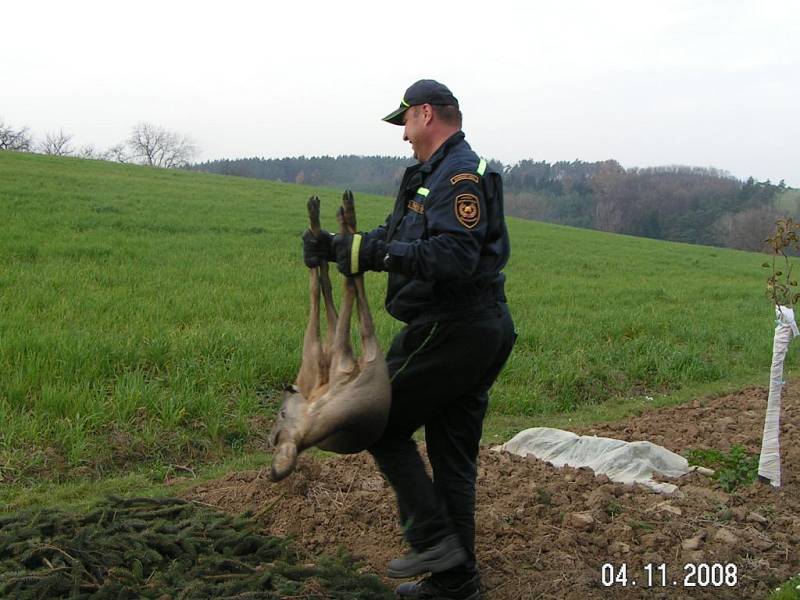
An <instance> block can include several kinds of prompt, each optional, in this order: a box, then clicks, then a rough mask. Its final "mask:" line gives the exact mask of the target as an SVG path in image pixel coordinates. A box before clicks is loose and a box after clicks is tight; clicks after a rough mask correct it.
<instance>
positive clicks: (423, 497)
mask: <svg viewBox="0 0 800 600" xmlns="http://www.w3.org/2000/svg"><path fill="white" fill-rule="evenodd" d="M383 120H384V121H387V122H389V123H392V124H394V125H402V126H404V134H403V139H404V140H405V141H408V142H409V143H410V144H411V147H412V149H413V152H414V157H415V158H416V159H417V160H418V161H419V163H418V164H416V165H413V166H411V167H409V168H408V169H407V170H406V172H405V175H404V177H403V181H402V183H401V185H400V191H399V192H398V195H397V200H396V203H395V206H394V211H393V212H392V214H391V215H389V217H388V218H387V220H386V222H385V224H384V225H382V226H381V227H378V228H377V229H375V230H373V231H371V232H369V233H363V234H356V235H343V234H340V235H336V236H334V237H333V238H332V240H330V239H329V237H328V236H325V237H324V238H323V239H322V241H320V240H317V239H315V238H314V237H313V236H311V235H310V233H307V234H306V235H304V245H303V249H304V258H305V260H306V264H307V265H308V266H316V265H317V264H319V260H321V259H331V258H333V257H335V258H336V261H337V263H338V267H339V270H340V271H341V272H342V273H344V274H345V275H351V274H353V273H357V272H363V271H388V272H389V284H388V290H387V295H386V309H387V310H388V311H389V313H390V314H391V315H392V316H394V317H396V318H397V319H400V320H401V321H404V322H405V323H406V324H407V325H406V327H405V328H404V329H403V330H402V331H401V332H400V333H399V334H398V335H397V337H396V338H395V339H394V341H393V343H392V346H391V348H390V349H389V352H388V353H387V356H386V362H387V364H388V367H389V374H390V377H391V382H392V405H391V410H390V414H389V421H388V425H387V426H386V430H385V431H384V433H383V436H382V437H381V439H380V440H379V441H378V442H377V443H376V444H375V445H374V446H373V447H372V448H370V449H369V452H370V453H371V454H372V455H373V456H374V458H375V461H376V462H377V464H378V466H379V468H380V469H381V471H382V472H383V473H384V475H385V476H386V477H387V479H388V480H389V482H390V483H391V485H392V487H393V488H394V490H395V493H396V496H397V503H398V508H399V512H400V518H401V522H402V525H403V531H404V534H405V537H406V540H407V541H408V543H409V545H410V546H411V548H412V551H411V553H410V554H408V555H407V556H405V557H404V558H399V559H395V560H392V561H391V562H390V563H389V569H388V573H389V575H390V576H391V577H397V578H404V577H414V576H416V575H421V574H423V573H431V574H432V575H431V576H430V577H428V578H426V579H423V580H421V581H419V582H417V583H404V584H402V585H400V586H399V587H398V588H397V594H398V596H400V597H402V598H428V599H433V598H437V599H443V600H447V599H454V600H463V599H469V600H477V599H478V598H480V597H481V592H480V580H479V577H478V573H477V568H476V562H475V479H476V474H477V468H476V461H477V456H478V444H479V442H480V438H481V430H482V424H483V418H484V416H485V414H486V408H487V405H488V391H489V388H490V387H491V386H492V384H493V383H494V380H495V379H496V378H497V375H498V374H499V373H500V370H501V369H502V367H503V364H504V363H505V361H506V359H507V358H508V355H509V354H510V352H511V348H512V346H513V344H514V340H515V338H516V335H515V333H514V324H513V322H512V320H511V316H510V314H509V312H508V308H507V306H506V303H505V294H504V281H505V276H504V275H503V274H502V272H501V270H502V268H503V267H504V266H505V264H506V261H507V260H508V255H509V240H508V232H507V230H506V225H505V220H504V215H503V191H502V181H501V178H500V175H499V174H498V173H496V172H495V171H493V170H492V169H490V168H489V167H488V166H487V164H486V161H484V160H482V159H480V158H479V157H478V156H477V155H476V154H475V153H474V152H473V151H472V149H471V148H470V146H469V144H467V142H466V141H465V140H464V134H463V132H462V131H461V112H460V110H459V106H458V101H457V100H456V98H455V97H454V96H453V94H452V93H451V92H450V90H449V89H448V88H447V87H446V86H444V85H442V84H441V83H439V82H436V81H433V80H430V79H423V80H421V81H418V82H416V83H415V84H413V85H412V86H411V87H410V88H408V90H406V93H405V96H404V98H403V101H402V103H401V105H400V107H399V108H398V109H397V110H395V111H394V112H392V113H391V114H389V115H388V116H386V117H384V119H383ZM423 425H424V426H425V440H426V444H427V451H428V458H429V459H430V463H431V466H432V469H433V480H431V478H430V477H429V476H428V475H427V473H426V471H425V467H424V465H423V462H422V459H421V458H420V455H419V452H418V450H417V445H416V442H415V441H414V440H413V438H412V435H413V433H414V432H415V431H416V430H417V429H419V428H420V427H421V426H423Z"/></svg>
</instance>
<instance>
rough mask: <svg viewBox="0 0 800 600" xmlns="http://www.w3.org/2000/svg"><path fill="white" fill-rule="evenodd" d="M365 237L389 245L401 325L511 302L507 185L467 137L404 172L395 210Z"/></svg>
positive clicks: (393, 307) (391, 292)
mask: <svg viewBox="0 0 800 600" xmlns="http://www.w3.org/2000/svg"><path fill="white" fill-rule="evenodd" d="M364 237H365V238H367V239H368V240H375V241H378V240H380V241H381V242H384V243H385V251H386V264H385V267H386V268H387V270H388V271H390V273H389V284H388V289H387V293H386V310H387V311H388V312H389V313H390V314H391V315H392V316H394V317H395V318H397V319H399V320H401V321H405V322H406V323H412V322H413V323H419V322H424V321H431V320H447V319H455V318H461V317H465V316H469V315H471V314H474V313H479V312H482V311H485V310H487V309H488V307H489V306H492V305H494V304H495V303H496V302H498V301H501V302H505V294H504V281H505V276H504V275H503V274H502V272H501V270H502V269H503V267H504V266H505V264H506V262H507V261H508V255H509V250H510V246H509V240H508V231H507V229H506V224H505V217H504V213H503V185H502V179H501V177H500V174H499V173H497V172H496V171H493V170H492V169H490V168H488V166H487V164H486V162H485V161H483V160H481V159H480V158H479V157H478V155H477V154H475V152H473V151H472V148H470V146H469V144H468V143H467V142H466V141H465V139H464V133H463V132H461V131H459V132H458V133H455V134H453V135H452V136H451V137H450V138H448V139H447V141H445V142H444V144H442V145H441V146H440V147H439V149H438V150H436V152H435V153H434V154H433V156H431V158H430V159H429V160H428V161H427V162H425V163H418V164H416V165H413V166H411V167H409V168H408V169H406V172H405V174H404V176H403V181H402V183H401V184H400V191H399V192H398V195H397V200H396V202H395V206H394V211H393V212H392V214H391V215H389V217H388V218H387V219H386V223H385V224H384V225H382V226H381V227H378V228H377V229H375V230H373V231H371V232H369V233H367V234H365V236H364ZM380 246H381V247H383V246H384V244H380Z"/></svg>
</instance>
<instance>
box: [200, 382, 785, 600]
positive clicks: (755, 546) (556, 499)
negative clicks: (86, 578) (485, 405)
mask: <svg viewBox="0 0 800 600" xmlns="http://www.w3.org/2000/svg"><path fill="white" fill-rule="evenodd" d="M766 395H767V394H766V390H764V389H748V390H744V391H742V392H740V393H738V394H735V395H729V396H724V397H719V398H713V399H707V400H698V401H694V402H692V403H690V404H687V405H684V406H681V407H675V408H665V409H660V410H653V411H649V412H647V413H645V414H643V415H641V416H638V417H631V418H629V419H627V420H626V421H624V422H621V423H615V424H609V425H601V426H597V427H593V428H586V429H583V430H580V431H578V433H583V434H597V435H602V436H607V437H616V438H620V439H625V440H629V441H633V440H649V441H652V442H654V443H657V444H662V445H664V446H666V447H667V448H669V449H670V450H673V451H675V452H682V451H684V450H686V449H690V448H692V449H697V448H716V449H719V450H724V451H727V450H728V449H729V448H730V446H731V445H733V444H741V445H744V446H745V447H746V448H747V449H748V450H749V451H751V452H757V451H758V449H759V446H760V439H761V430H762V427H763V417H764V408H765V406H766ZM798 433H800V385H798V384H795V385H792V386H787V387H786V388H785V389H784V412H783V419H782V433H781V442H782V444H783V448H782V453H783V468H784V471H783V478H784V482H783V483H784V485H783V487H782V488H781V489H780V490H777V491H776V490H774V489H772V488H771V486H767V485H763V484H756V485H753V486H750V487H748V488H745V489H741V490H739V491H737V492H736V493H733V494H727V493H725V492H724V491H722V490H721V488H720V487H719V485H718V484H717V483H716V482H714V481H713V480H711V479H709V478H707V477H704V476H702V475H699V474H691V475H688V476H686V477H684V478H681V479H679V480H677V481H676V483H678V485H679V487H680V489H681V491H682V492H683V497H681V498H677V497H672V498H666V497H663V496H659V495H656V494H653V493H650V492H649V490H647V489H646V488H644V487H641V486H624V485H622V484H615V483H611V482H609V481H608V480H607V478H605V477H604V476H599V477H595V476H594V474H593V473H592V472H591V471H589V470H576V469H560V470H559V469H555V468H553V467H551V466H550V465H548V464H546V463H543V462H541V461H539V460H533V459H525V458H519V457H514V456H510V455H507V454H501V453H497V452H492V451H490V450H489V448H488V447H486V448H483V449H482V451H481V457H480V472H479V480H478V523H477V527H478V532H477V539H478V547H477V552H478V559H479V561H480V565H481V569H482V574H483V579H484V583H485V584H486V586H487V588H488V593H487V598H489V599H490V600H515V599H531V598H543V599H544V598H559V599H560V598H645V597H646V598H670V599H672V598H712V597H713V598H748V599H750V598H763V597H765V596H766V595H767V594H768V592H769V591H770V590H771V589H773V588H774V587H776V585H778V584H779V583H780V582H782V581H785V580H786V579H788V578H789V577H790V576H793V575H796V574H797V573H799V572H800V450H798V444H797V442H798ZM189 497H191V498H193V499H196V500H201V501H203V502H206V503H209V504H212V505H214V506H218V507H220V508H223V509H225V510H227V511H231V512H241V511H245V510H251V511H252V512H253V513H254V514H255V515H256V518H257V519H259V520H260V522H262V523H263V525H264V528H265V530H266V531H267V532H269V533H270V534H275V535H291V536H294V537H295V538H296V540H297V546H298V547H300V548H304V549H305V551H307V552H308V553H309V554H310V555H313V554H318V553H329V552H332V551H334V550H335V549H336V548H337V547H338V546H341V547H343V548H345V549H347V550H348V551H349V552H351V553H353V554H354V555H355V556H357V557H359V558H360V559H361V560H363V562H364V567H363V570H364V571H371V572H375V573H379V574H380V573H383V571H384V569H385V566H386V563H387V561H388V560H389V559H390V558H392V557H394V556H396V555H398V554H401V553H403V552H404V551H405V548H404V545H403V543H402V539H401V537H400V533H399V528H398V526H397V521H396V519H397V517H396V512H395V507H394V496H393V493H392V491H391V489H390V488H389V487H388V486H387V485H386V484H385V483H384V481H383V479H382V477H381V476H380V474H379V472H378V471H377V469H376V467H375V466H374V464H373V463H372V461H371V459H370V458H369V457H368V456H367V455H364V454H362V455H356V456H342V457H335V458H332V459H330V460H325V461H320V460H314V459H311V458H309V457H303V459H302V461H301V465H300V467H299V469H298V471H297V472H296V473H295V474H294V475H292V476H291V477H289V478H288V479H287V480H286V481H284V482H281V483H278V484H273V483H271V482H270V481H269V477H268V474H267V472H266V471H263V472H261V471H248V472H242V473H233V474H230V475H228V476H226V477H224V478H223V479H220V480H217V481H214V482H212V483H206V484H203V485H201V486H199V487H197V488H195V489H194V490H192V491H190V492H189ZM605 563H610V564H612V565H613V566H614V569H615V573H619V570H620V568H621V567H622V566H623V564H624V565H626V566H627V575H628V585H627V586H626V587H623V586H622V585H621V583H615V584H614V585H612V586H610V587H603V585H602V584H601V569H602V566H603V564H605ZM648 563H649V564H651V565H653V567H652V571H651V572H652V578H653V581H654V583H656V584H657V585H655V587H653V588H650V589H647V590H645V589H644V587H645V586H646V584H647V574H646V572H645V565H646V564H648ZM661 563H664V564H665V567H664V568H665V569H666V583H667V585H666V586H665V587H662V586H661V578H662V572H661V571H660V570H659V569H658V565H659V564H661ZM702 563H705V564H712V563H718V564H720V565H722V566H721V567H714V568H712V569H711V570H706V567H699V568H698V569H697V572H696V573H695V576H694V577H692V569H693V567H692V566H688V567H686V568H685V565H699V564H702ZM731 563H733V564H735V565H736V581H737V583H736V585H735V586H733V587H727V586H724V585H723V586H722V587H713V586H712V585H710V584H709V585H708V586H705V587H701V586H699V584H702V583H704V581H705V578H706V577H707V576H708V575H709V574H712V575H713V574H716V575H723V577H724V575H725V573H726V572H725V571H724V569H725V565H727V564H731ZM606 568H607V569H608V567H606ZM713 569H717V571H714V570H713ZM720 569H722V570H721V571H720ZM727 569H728V571H727V573H728V576H729V577H730V576H731V571H732V569H733V567H727ZM685 577H686V578H687V579H686V580H684V578H685ZM633 580H636V581H637V583H636V586H633V585H632V581H633ZM673 581H676V582H677V585H673V584H672V582H673ZM387 582H389V580H387ZM684 582H686V583H691V582H695V583H697V584H698V587H694V588H689V587H685V586H684ZM390 583H391V584H393V583H394V582H390Z"/></svg>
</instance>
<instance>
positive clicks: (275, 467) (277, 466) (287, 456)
mask: <svg viewBox="0 0 800 600" xmlns="http://www.w3.org/2000/svg"><path fill="white" fill-rule="evenodd" d="M295 465H297V446H295V445H294V444H292V443H290V442H284V443H283V444H280V445H279V446H278V447H277V448H275V452H274V453H273V454H272V469H271V471H270V475H271V476H272V481H280V480H281V479H283V478H284V477H286V476H287V475H289V474H291V472H292V471H294V467H295Z"/></svg>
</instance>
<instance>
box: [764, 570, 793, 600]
mask: <svg viewBox="0 0 800 600" xmlns="http://www.w3.org/2000/svg"><path fill="white" fill-rule="evenodd" d="M768 600H800V573H798V574H797V575H796V576H795V577H792V578H791V579H790V580H789V581H786V582H784V583H783V584H781V585H780V586H779V587H777V588H776V589H775V591H774V592H772V593H771V594H770V595H769V599H768Z"/></svg>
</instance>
